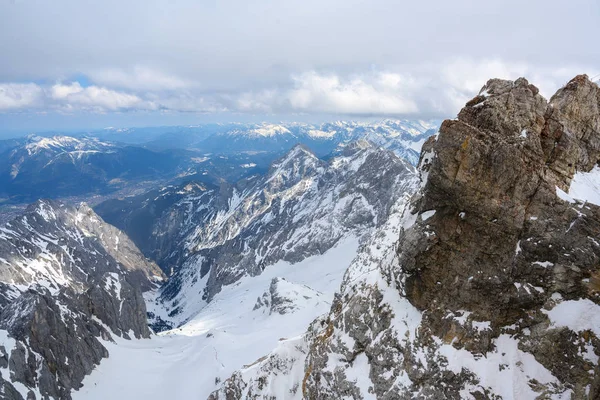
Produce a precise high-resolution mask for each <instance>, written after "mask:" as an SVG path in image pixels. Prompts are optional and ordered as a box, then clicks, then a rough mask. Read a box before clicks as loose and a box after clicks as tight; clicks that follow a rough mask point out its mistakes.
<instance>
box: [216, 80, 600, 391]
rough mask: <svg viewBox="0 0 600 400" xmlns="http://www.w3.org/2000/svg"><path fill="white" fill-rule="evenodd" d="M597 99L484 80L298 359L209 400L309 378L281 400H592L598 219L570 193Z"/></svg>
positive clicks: (242, 378)
mask: <svg viewBox="0 0 600 400" xmlns="http://www.w3.org/2000/svg"><path fill="white" fill-rule="evenodd" d="M599 95H600V89H599V88H598V86H597V85H595V84H594V83H592V82H591V81H589V80H588V79H587V77H586V76H578V77H576V78H574V79H573V80H571V81H570V82H569V83H568V84H567V85H566V86H565V87H564V88H562V89H561V90H559V91H558V92H557V93H556V94H555V95H554V96H553V97H552V98H551V99H550V101H549V102H546V100H545V99H544V98H542V97H541V96H540V95H539V93H538V90H537V88H535V87H534V86H532V85H530V84H529V83H528V82H527V81H526V80H525V79H523V78H521V79H518V80H517V81H515V82H511V81H502V80H490V81H489V82H488V83H487V84H486V85H485V86H484V88H483V89H482V91H481V92H480V94H479V95H478V96H476V97H475V98H474V99H473V100H471V101H470V102H469V103H467V105H466V106H465V108H463V110H462V111H461V112H460V113H459V116H458V119H456V120H449V121H445V122H444V123H443V124H442V126H441V128H440V132H439V134H438V135H436V137H434V138H431V139H430V140H429V141H428V142H427V143H426V144H425V146H424V148H423V151H422V154H421V162H420V171H421V176H422V188H421V190H420V191H419V193H417V194H416V195H415V196H414V198H413V199H412V201H411V204H410V206H409V207H407V208H406V209H405V210H404V211H403V213H402V216H401V217H398V219H397V220H395V221H393V220H390V221H389V222H388V225H387V226H386V227H384V228H385V229H386V232H387V234H389V233H390V232H397V233H398V236H396V239H394V240H388V241H387V244H385V243H386V240H383V239H377V238H376V237H374V238H373V239H372V243H373V245H372V247H371V248H368V247H367V248H365V250H364V251H363V253H362V255H361V256H359V257H358V258H357V259H356V260H355V261H354V262H353V264H352V265H351V267H350V269H349V270H348V272H347V274H346V277H345V279H344V283H343V284H342V287H341V294H340V295H339V296H338V297H337V298H336V300H335V301H334V303H333V304H332V309H331V312H330V314H329V315H328V316H327V318H326V319H324V320H323V321H322V323H321V328H320V330H319V332H318V333H317V334H314V333H313V334H310V335H308V336H307V337H310V338H311V339H309V340H308V342H307V343H306V345H305V346H304V347H303V348H304V349H305V353H300V355H299V356H298V357H296V360H295V361H294V362H292V365H291V366H288V367H282V368H279V367H268V366H267V365H266V364H261V369H262V371H261V372H250V371H241V372H240V373H239V374H237V375H234V377H233V378H232V380H231V381H228V382H227V383H226V384H225V386H224V387H225V388H227V387H228V386H227V385H230V386H229V387H228V391H227V392H223V391H220V392H217V393H215V395H214V396H225V397H223V398H228V399H229V398H241V397H239V396H236V395H235V392H233V391H231V385H233V387H235V388H237V390H246V389H244V388H247V387H256V385H257V382H269V381H271V380H273V379H275V378H274V376H276V375H278V374H281V373H282V372H281V369H283V370H284V371H287V372H288V373H289V371H291V370H294V371H297V367H296V366H297V364H298V363H303V364H304V368H303V369H302V371H303V373H304V375H303V376H298V374H297V373H296V376H295V377H294V379H295V380H296V381H297V382H301V387H302V393H301V394H292V393H291V392H290V398H302V397H303V398H310V399H323V398H334V399H335V398H347V397H350V398H355V399H362V398H382V399H414V398H423V399H425V398H456V399H458V398H475V399H488V398H489V399H498V398H503V399H526V398H574V399H585V398H597V396H599V395H600V378H599V373H600V371H599V367H598V355H600V340H599V338H600V336H599V335H600V321H599V318H598V317H597V316H598V315H600V305H599V303H600V298H599V294H598V274H599V273H600V270H599V265H600V245H599V243H600V240H599V238H600V207H598V206H596V205H594V204H591V203H586V202H581V201H579V202H577V201H575V200H573V199H572V198H571V197H570V196H568V195H567V194H566V192H570V185H571V180H572V178H573V176H574V174H575V172H577V173H588V172H590V171H592V170H593V169H594V167H595V166H596V165H598V162H599V161H600V157H599V155H600V153H599V149H600V124H599V121H600V119H599V118H600V113H599V108H598V107H599V104H600V97H599ZM386 232H383V231H380V235H383V236H382V237H387V238H388V239H389V236H387V235H386ZM398 237H399V240H398V239H397V238H398ZM279 353H281V351H279ZM272 357H277V354H276V353H274V354H273V355H272ZM271 364H272V360H271ZM294 368H296V369H294ZM244 374H245V375H244ZM271 389H272V388H270V387H267V386H265V385H262V386H261V390H260V391H258V393H259V394H258V395H257V396H256V397H254V398H265V399H266V398H269V396H271V395H272V390H271ZM240 393H242V392H240ZM217 398H221V397H217Z"/></svg>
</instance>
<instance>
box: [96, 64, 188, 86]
mask: <svg viewBox="0 0 600 400" xmlns="http://www.w3.org/2000/svg"><path fill="white" fill-rule="evenodd" d="M89 77H90V78H91V79H92V80H93V81H94V82H96V83H98V84H101V85H105V86H109V87H117V88H124V89H133V90H148V91H155V90H182V89H189V88H192V87H194V86H195V83H194V82H191V81H187V80H184V79H181V78H179V77H177V76H174V75H169V74H165V73H163V72H161V71H158V70H155V69H153V68H149V67H146V66H139V65H138V66H135V67H133V68H131V69H129V70H124V69H117V68H107V69H100V70H93V71H91V72H90V73H89Z"/></svg>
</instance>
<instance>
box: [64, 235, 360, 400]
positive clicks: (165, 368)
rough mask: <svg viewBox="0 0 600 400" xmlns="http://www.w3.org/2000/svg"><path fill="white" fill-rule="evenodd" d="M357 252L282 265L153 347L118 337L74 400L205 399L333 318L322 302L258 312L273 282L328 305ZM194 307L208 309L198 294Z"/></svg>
mask: <svg viewBox="0 0 600 400" xmlns="http://www.w3.org/2000/svg"><path fill="white" fill-rule="evenodd" d="M358 246H359V241H358V239H356V238H355V237H349V238H346V239H344V240H342V241H341V242H340V243H338V244H337V246H335V247H334V248H332V249H330V250H329V251H327V252H326V253H324V254H323V255H320V256H313V257H309V258H307V259H305V260H303V261H301V262H299V263H296V264H293V265H292V264H289V263H287V262H283V261H281V262H278V263H277V264H275V265H272V266H270V267H267V268H266V269H265V271H264V272H263V273H262V274H261V275H259V276H256V277H245V278H243V279H241V280H240V281H238V282H237V283H235V284H233V285H230V286H225V287H223V290H222V291H221V292H220V293H219V294H217V295H216V296H215V298H214V299H213V301H212V302H210V303H209V304H208V305H207V306H206V307H204V308H203V309H202V310H201V311H200V313H199V314H198V315H196V316H195V317H194V318H192V319H191V320H190V321H189V322H188V323H187V324H185V325H183V326H182V327H181V328H177V329H175V330H172V331H169V332H164V333H161V334H159V335H156V336H153V337H152V338H151V339H142V340H124V339H120V338H118V337H116V338H115V340H116V343H110V342H105V343H104V344H105V346H106V348H107V349H108V351H109V353H110V356H109V358H107V359H105V360H103V361H102V363H101V364H100V365H99V366H98V367H97V368H96V370H94V372H92V374H91V375H89V376H88V377H86V379H85V380H84V382H83V384H84V386H83V388H81V389H80V390H79V391H74V392H73V399H74V400H105V399H145V400H152V399H157V400H158V399H161V400H163V399H165V398H169V399H206V398H207V397H208V395H209V394H210V393H211V392H212V391H213V390H215V389H216V388H217V386H216V384H215V378H219V379H220V380H222V381H223V380H225V379H227V378H228V377H229V376H230V375H231V374H232V373H233V372H234V371H236V370H239V369H242V368H243V367H244V366H249V365H251V364H252V363H254V362H255V361H257V360H258V359H259V358H261V357H263V356H266V355H267V354H268V353H269V352H270V351H271V350H273V349H274V348H276V347H277V346H278V343H279V342H280V339H284V338H293V337H297V336H299V335H301V334H302V333H304V331H305V330H306V327H307V326H308V324H309V323H310V322H312V321H313V320H314V319H315V318H316V317H317V316H319V315H321V314H323V313H325V312H327V311H329V308H330V304H329V302H328V301H320V302H316V303H312V304H311V307H306V308H299V309H296V310H295V311H294V312H292V313H289V314H284V315H280V314H277V313H273V314H271V315H268V314H264V313H262V312H257V311H254V312H253V307H254V305H255V304H256V300H257V298H258V297H259V296H261V295H262V294H263V293H264V292H265V291H268V289H269V286H270V284H271V280H272V279H273V278H275V277H282V278H284V279H286V281H288V282H290V283H294V284H298V285H306V286H308V287H310V288H311V289H313V290H316V291H319V292H321V293H323V296H322V299H324V300H329V301H330V300H331V299H333V294H334V292H335V291H336V290H337V289H338V288H339V286H340V283H341V281H342V277H343V275H344V272H345V271H346V269H347V267H348V265H349V264H350V262H351V261H352V259H353V258H354V256H355V255H356V253H357V249H358ZM189 301H198V302H203V300H202V299H201V293H199V294H198V297H197V298H196V299H189ZM173 382H176V384H173Z"/></svg>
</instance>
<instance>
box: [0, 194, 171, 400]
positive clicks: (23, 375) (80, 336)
mask: <svg viewBox="0 0 600 400" xmlns="http://www.w3.org/2000/svg"><path fill="white" fill-rule="evenodd" d="M162 280H163V274H162V272H161V271H160V269H159V268H158V267H157V266H156V264H154V263H153V262H151V261H148V260H147V259H146V258H145V257H144V256H143V255H142V254H141V253H140V252H139V250H138V249H137V248H136V247H135V245H134V244H133V242H131V241H130V240H129V239H128V238H127V236H126V235H125V234H123V233H122V232H120V231H119V230H117V229H116V228H114V227H113V226H111V225H108V224H106V223H104V222H103V221H102V220H101V219H100V218H99V217H98V216H97V215H96V214H95V213H94V212H93V211H92V210H91V209H90V208H89V207H87V206H86V205H81V206H79V207H73V206H68V205H65V204H61V203H56V202H53V201H49V200H40V201H38V202H36V203H34V204H32V205H31V206H30V207H29V208H28V209H27V210H26V211H25V213H24V214H23V215H21V216H20V217H17V218H15V219H14V220H12V221H10V222H9V223H7V224H6V225H4V226H2V227H0V351H1V353H2V361H1V362H0V371H1V372H2V375H1V378H0V388H1V393H2V398H4V399H10V400H13V399H24V398H27V399H29V398H37V399H42V398H53V399H70V398H71V396H70V392H71V390H72V389H77V388H79V387H80V386H81V381H82V380H83V378H84V377H85V375H87V374H89V373H90V372H91V371H92V370H93V369H94V367H95V366H96V365H97V364H99V363H100V361H101V360H102V358H105V357H108V355H109V354H108V352H107V350H106V348H105V346H104V345H103V344H102V341H103V340H111V335H116V336H120V337H123V338H127V339H132V338H142V337H148V336H149V335H150V331H149V329H148V327H147V323H146V307H145V304H144V300H143V297H142V291H148V290H151V289H154V288H156V286H158V285H159V284H160V283H161V282H162ZM31 396H34V397H31Z"/></svg>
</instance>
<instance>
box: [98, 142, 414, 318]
mask: <svg viewBox="0 0 600 400" xmlns="http://www.w3.org/2000/svg"><path fill="white" fill-rule="evenodd" d="M415 185H416V175H415V172H414V168H413V167H412V166H411V165H410V164H408V163H407V162H406V161H404V160H401V159H399V158H398V157H396V156H395V155H394V153H392V152H390V151H387V150H383V149H381V148H378V147H377V146H374V145H373V144H371V143H369V142H366V141H359V142H354V143H353V144H351V145H348V146H346V147H345V148H344V150H343V152H342V154H340V155H339V156H336V157H334V158H331V159H329V160H327V161H324V160H321V159H319V158H318V157H317V156H315V155H314V154H313V153H312V152H310V151H309V150H308V149H306V148H305V147H303V146H301V145H298V146H296V147H294V148H293V149H292V150H291V151H290V152H288V153H287V154H286V155H285V156H284V157H282V158H281V159H279V160H277V161H276V162H274V163H273V165H272V166H271V169H270V171H269V172H268V173H267V174H266V175H264V176H256V177H252V178H250V179H244V180H242V181H240V182H238V183H237V184H236V185H226V184H223V185H222V186H221V187H218V188H214V187H212V188H211V187H207V186H206V185H200V184H192V183H190V184H187V185H184V186H181V187H176V188H166V189H165V190H164V191H162V192H161V193H160V194H158V195H156V194H155V193H152V195H151V196H148V198H146V199H145V200H143V201H141V202H140V200H139V199H138V200H137V201H136V202H135V203H134V204H135V205H134V206H131V205H130V204H129V203H128V200H127V199H125V200H123V201H121V202H114V201H113V202H110V207H107V206H103V205H100V206H99V207H97V210H98V212H100V214H101V215H103V216H104V217H105V218H107V220H108V221H113V222H114V223H115V224H116V225H117V226H120V227H121V228H122V229H124V230H125V231H129V230H130V229H131V228H133V226H132V225H131V224H129V223H128V221H131V220H132V219H133V218H134V217H132V215H133V214H135V215H143V216H144V217H143V218H146V219H147V221H148V223H149V225H147V226H146V228H147V229H146V235H145V237H144V236H142V235H140V234H138V233H136V232H132V233H131V237H132V238H133V239H134V240H136V241H137V243H138V245H139V246H140V248H141V249H142V250H145V251H148V253H147V254H148V255H149V256H151V257H153V258H154V259H156V260H157V261H158V263H159V265H161V267H162V268H163V269H164V270H165V271H166V272H168V273H170V272H171V271H173V272H174V273H173V274H172V275H171V277H170V279H169V281H168V283H167V284H166V285H165V286H164V287H163V288H162V289H161V292H160V294H159V297H158V299H157V302H158V304H159V307H157V308H156V309H154V310H153V312H155V313H156V314H157V316H160V318H161V319H162V320H170V321H171V323H172V324H174V325H176V326H177V325H180V324H181V323H183V322H185V321H187V320H188V319H189V318H191V317H193V316H194V315H195V314H196V313H197V312H198V311H199V310H201V309H202V308H203V307H204V306H205V305H206V304H207V302H209V301H211V300H212V299H213V297H214V296H215V295H216V294H217V293H218V292H219V291H220V290H221V288H222V286H223V285H229V284H233V283H235V282H237V281H238V280H239V279H241V278H242V277H244V276H256V275H259V274H261V273H262V271H263V270H264V269H265V268H266V267H267V266H269V265H273V264H275V263H277V262H278V261H288V262H299V261H302V260H304V259H305V258H307V257H309V256H313V255H318V254H323V253H325V252H326V251H327V250H329V249H330V248H332V247H333V246H335V245H336V244H337V243H338V242H339V241H341V240H342V239H343V238H345V237H348V236H356V237H364V236H366V235H368V233H369V232H371V230H372V229H373V228H374V227H376V226H378V225H380V224H382V223H383V222H384V221H385V220H386V219H387V215H388V213H389V210H390V207H391V205H392V204H393V203H394V202H395V201H396V200H397V199H398V198H400V197H402V196H403V195H405V194H406V193H408V192H412V191H413V190H414V188H415V187H416V186H415ZM155 195H156V197H154V196H155ZM140 204H141V206H140ZM140 210H142V211H140ZM150 210H153V211H154V214H153V218H154V223H153V224H151V223H150V221H151V218H149V217H150ZM157 210H158V211H157ZM115 211H116V212H115ZM136 220H137V218H136Z"/></svg>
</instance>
